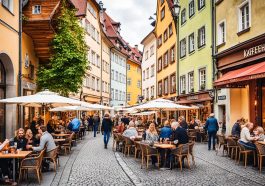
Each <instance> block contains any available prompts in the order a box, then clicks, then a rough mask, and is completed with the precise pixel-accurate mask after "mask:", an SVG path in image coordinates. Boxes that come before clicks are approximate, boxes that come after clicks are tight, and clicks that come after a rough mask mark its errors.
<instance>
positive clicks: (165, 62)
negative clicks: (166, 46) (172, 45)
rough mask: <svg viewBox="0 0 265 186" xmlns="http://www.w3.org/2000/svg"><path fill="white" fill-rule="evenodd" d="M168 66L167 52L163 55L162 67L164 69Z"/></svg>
mask: <svg viewBox="0 0 265 186" xmlns="http://www.w3.org/2000/svg"><path fill="white" fill-rule="evenodd" d="M167 66H168V51H166V53H165V54H164V65H163V67H164V68H166V67H167Z"/></svg>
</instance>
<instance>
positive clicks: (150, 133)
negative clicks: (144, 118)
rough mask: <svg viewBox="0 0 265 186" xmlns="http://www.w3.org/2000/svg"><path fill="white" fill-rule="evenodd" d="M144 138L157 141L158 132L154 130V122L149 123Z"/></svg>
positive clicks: (152, 141)
mask: <svg viewBox="0 0 265 186" xmlns="http://www.w3.org/2000/svg"><path fill="white" fill-rule="evenodd" d="M145 135H146V136H145V140H147V141H149V142H151V143H154V142H155V141H158V138H159V136H158V134H157V131H156V128H155V124H154V123H151V124H150V125H149V128H148V129H147V130H146V133H145Z"/></svg>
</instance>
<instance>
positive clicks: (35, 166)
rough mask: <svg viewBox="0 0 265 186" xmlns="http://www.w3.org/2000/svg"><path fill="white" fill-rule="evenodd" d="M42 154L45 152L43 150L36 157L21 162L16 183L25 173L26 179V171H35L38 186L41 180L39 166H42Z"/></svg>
mask: <svg viewBox="0 0 265 186" xmlns="http://www.w3.org/2000/svg"><path fill="white" fill-rule="evenodd" d="M44 152H45V149H44V150H42V151H41V152H40V154H39V155H38V156H36V157H29V158H25V159H23V160H22V161H21V164H20V170H19V179H18V181H20V180H21V176H22V178H23V177H24V175H25V172H26V173H27V177H28V171H29V170H35V171H36V174H37V177H38V182H39V184H40V180H41V178H42V175H41V164H42V159H43V155H44Z"/></svg>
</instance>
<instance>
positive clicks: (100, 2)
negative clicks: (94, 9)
mask: <svg viewBox="0 0 265 186" xmlns="http://www.w3.org/2000/svg"><path fill="white" fill-rule="evenodd" d="M98 5H99V7H100V9H101V10H103V3H102V1H99V3H98Z"/></svg>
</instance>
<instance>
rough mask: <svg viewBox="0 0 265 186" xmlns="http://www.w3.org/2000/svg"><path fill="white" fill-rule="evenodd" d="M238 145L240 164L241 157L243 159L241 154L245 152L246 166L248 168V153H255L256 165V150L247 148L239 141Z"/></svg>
mask: <svg viewBox="0 0 265 186" xmlns="http://www.w3.org/2000/svg"><path fill="white" fill-rule="evenodd" d="M238 146H239V155H238V164H239V162H240V159H241V154H243V157H244V162H245V163H244V164H245V168H246V167H247V159H248V154H253V158H254V166H255V162H256V158H255V157H256V155H255V151H254V150H249V149H246V147H245V146H244V145H242V144H240V143H239V142H238Z"/></svg>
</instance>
